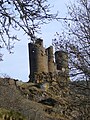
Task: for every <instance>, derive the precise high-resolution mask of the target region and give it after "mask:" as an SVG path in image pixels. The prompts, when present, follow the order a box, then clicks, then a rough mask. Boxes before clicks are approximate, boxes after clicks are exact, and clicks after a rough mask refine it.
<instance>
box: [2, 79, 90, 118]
mask: <svg viewBox="0 0 90 120" xmlns="http://www.w3.org/2000/svg"><path fill="white" fill-rule="evenodd" d="M89 93H90V89H89V88H87V87H86V83H85V82H83V81H81V82H80V81H79V82H69V83H65V81H63V82H60V84H56V83H53V84H51V86H49V88H48V89H47V90H45V89H44V88H42V87H41V85H39V84H38V85H37V84H35V83H23V82H20V81H17V80H14V79H10V78H0V108H1V109H0V117H1V118H3V120H5V119H6V118H5V117H3V116H5V115H6V116H10V117H11V118H12V116H13V115H14V114H17V116H18V115H19V117H20V118H19V117H16V118H15V116H13V117H14V119H15V120H23V119H27V120H89V119H90V116H89V113H90V94H89ZM3 109H4V112H1V111H3ZM12 111H13V112H12ZM1 113H2V114H4V115H2V114H1ZM10 113H13V115H12V116H11V114H10ZM8 114H10V115H8ZM22 116H24V117H22ZM10 117H8V119H10ZM1 120H2V119H1ZM10 120H11V119H10Z"/></svg>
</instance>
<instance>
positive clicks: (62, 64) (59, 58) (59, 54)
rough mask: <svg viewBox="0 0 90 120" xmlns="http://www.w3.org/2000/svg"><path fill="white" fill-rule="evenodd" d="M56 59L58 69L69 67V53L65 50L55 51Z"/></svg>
mask: <svg viewBox="0 0 90 120" xmlns="http://www.w3.org/2000/svg"><path fill="white" fill-rule="evenodd" d="M55 61H56V67H57V70H62V71H66V70H67V69H68V54H67V52H65V51H62V50H61V51H56V52H55Z"/></svg>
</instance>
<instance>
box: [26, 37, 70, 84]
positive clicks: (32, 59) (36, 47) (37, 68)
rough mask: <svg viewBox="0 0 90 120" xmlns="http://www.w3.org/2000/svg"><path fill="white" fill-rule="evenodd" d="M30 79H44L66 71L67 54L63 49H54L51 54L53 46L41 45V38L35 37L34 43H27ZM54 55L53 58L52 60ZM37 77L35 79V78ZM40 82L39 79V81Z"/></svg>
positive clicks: (34, 80)
mask: <svg viewBox="0 0 90 120" xmlns="http://www.w3.org/2000/svg"><path fill="white" fill-rule="evenodd" d="M28 47H29V63H30V75H29V78H30V81H31V82H37V80H38V79H39V80H40V79H41V80H44V78H45V79H47V78H48V77H49V79H50V77H52V76H53V75H55V74H57V73H58V72H65V71H68V55H67V53H66V52H65V51H62V50H61V51H56V52H55V54H53V46H50V47H48V48H45V47H43V40H42V39H37V40H36V41H35V43H29V44H28ZM54 56H55V60H54ZM36 79H37V80H36ZM39 82H40V81H39Z"/></svg>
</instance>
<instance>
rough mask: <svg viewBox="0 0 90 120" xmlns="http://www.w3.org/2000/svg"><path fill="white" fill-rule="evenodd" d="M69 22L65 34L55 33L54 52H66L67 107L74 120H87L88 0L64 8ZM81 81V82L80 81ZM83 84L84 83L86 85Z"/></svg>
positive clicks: (89, 64)
mask: <svg viewBox="0 0 90 120" xmlns="http://www.w3.org/2000/svg"><path fill="white" fill-rule="evenodd" d="M67 8H68V17H69V19H65V20H64V31H63V32H62V33H61V34H60V33H56V36H55V38H54V39H53V44H54V45H55V48H56V50H60V49H61V50H63V51H67V52H68V59H69V69H70V77H71V79H74V80H78V81H77V82H76V81H75V82H71V84H73V85H70V94H69V97H70V99H69V101H68V102H69V103H68V107H70V110H71V112H70V113H71V114H72V115H73V112H74V114H75V112H76V113H78V114H77V115H76V116H75V115H74V116H72V117H74V119H77V120H78V119H79V120H80V119H81V120H89V119H90V116H89V113H90V95H89V93H90V0H79V1H77V2H76V3H74V4H71V5H69V6H67ZM79 80H80V81H79ZM85 80H86V81H85Z"/></svg>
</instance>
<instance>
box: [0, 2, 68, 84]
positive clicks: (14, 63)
mask: <svg viewBox="0 0 90 120" xmlns="http://www.w3.org/2000/svg"><path fill="white" fill-rule="evenodd" d="M48 1H50V4H51V6H52V5H54V8H53V9H52V11H53V12H54V13H55V11H59V12H60V13H59V16H60V17H65V16H66V13H67V9H66V4H69V1H70V0H61V1H60V0H48ZM60 31H62V27H61V25H60V23H58V22H57V21H52V22H51V23H50V24H47V25H44V26H43V28H42V34H40V35H38V36H39V37H41V38H42V39H43V40H44V46H46V47H48V46H50V45H51V44H52V39H53V37H54V34H55V32H60ZM20 38H21V39H22V40H21V41H20V42H16V44H15V48H14V54H9V53H8V52H7V50H5V49H4V52H3V53H4V56H3V59H4V61H2V62H0V75H2V74H7V75H8V76H10V77H11V78H15V79H19V80H22V81H24V82H26V81H28V80H29V78H28V76H29V73H30V72H29V62H28V61H29V59H28V40H26V38H25V36H24V35H23V34H20Z"/></svg>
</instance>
